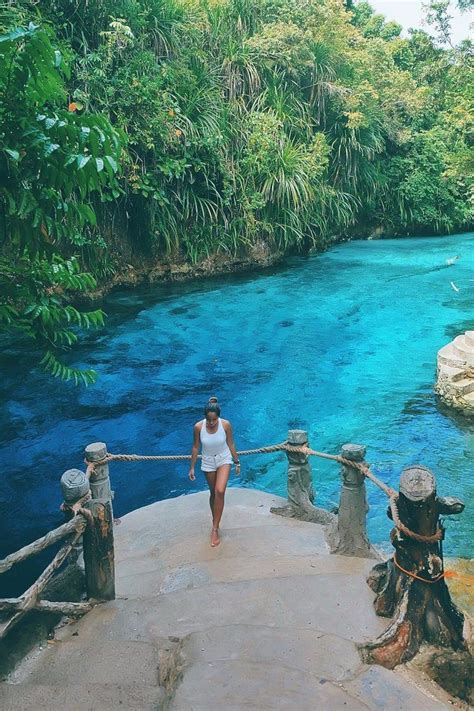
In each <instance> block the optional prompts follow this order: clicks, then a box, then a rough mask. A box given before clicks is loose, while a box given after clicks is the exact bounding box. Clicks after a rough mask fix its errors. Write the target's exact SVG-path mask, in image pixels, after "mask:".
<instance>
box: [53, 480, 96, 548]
mask: <svg viewBox="0 0 474 711" xmlns="http://www.w3.org/2000/svg"><path fill="white" fill-rule="evenodd" d="M60 484H61V491H62V495H63V499H64V510H65V511H67V510H68V508H69V507H71V506H72V505H73V504H75V503H77V502H78V501H79V500H80V499H82V498H83V497H84V496H86V495H87V494H88V493H89V491H90V484H89V479H88V478H87V476H86V475H85V473H84V472H82V471H81V470H80V469H68V470H67V471H65V472H64V474H63V475H62V477H61V482H60ZM81 552H82V539H79V541H78V542H77V543H76V545H75V546H73V549H72V552H71V554H70V556H69V558H68V559H69V560H70V561H71V562H72V561H74V562H75V561H77V559H78V558H79V556H80V554H81Z"/></svg>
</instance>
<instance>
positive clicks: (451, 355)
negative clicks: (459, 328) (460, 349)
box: [438, 343, 466, 370]
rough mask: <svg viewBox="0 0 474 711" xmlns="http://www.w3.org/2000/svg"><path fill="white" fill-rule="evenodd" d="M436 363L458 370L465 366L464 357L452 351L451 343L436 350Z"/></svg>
mask: <svg viewBox="0 0 474 711" xmlns="http://www.w3.org/2000/svg"><path fill="white" fill-rule="evenodd" d="M438 363H439V364H442V365H447V366H449V367H450V368H456V369H458V370H464V369H465V368H466V363H465V361H464V359H463V358H462V357H461V356H459V355H457V354H456V353H455V352H454V351H453V345H452V343H448V344H447V345H446V346H443V348H441V349H440V350H439V351H438Z"/></svg>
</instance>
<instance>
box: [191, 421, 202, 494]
mask: <svg viewBox="0 0 474 711" xmlns="http://www.w3.org/2000/svg"><path fill="white" fill-rule="evenodd" d="M200 433H201V423H200V422H196V424H195V425H194V439H193V448H192V450H191V465H190V467H189V478H190V479H191V481H194V480H195V478H196V477H195V475H194V467H195V465H196V460H197V456H198V453H199V445H200V438H199V435H200Z"/></svg>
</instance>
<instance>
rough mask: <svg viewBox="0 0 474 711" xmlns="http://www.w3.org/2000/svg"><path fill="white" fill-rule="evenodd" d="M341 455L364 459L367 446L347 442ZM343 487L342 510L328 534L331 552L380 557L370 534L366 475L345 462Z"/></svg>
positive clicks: (353, 458) (357, 459)
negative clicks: (367, 521) (367, 520)
mask: <svg viewBox="0 0 474 711" xmlns="http://www.w3.org/2000/svg"><path fill="white" fill-rule="evenodd" d="M341 456H342V457H344V458H345V459H351V460H352V461H354V462H362V461H363V460H364V457H365V447H364V446H362V445H359V444H344V445H343V446H342V449H341ZM341 473H342V487H341V497H340V502H339V510H338V516H337V519H336V521H335V522H334V524H333V526H332V528H331V530H330V532H329V535H328V542H329V546H330V549H331V553H338V554H339V555H351V556H355V557H356V558H377V555H376V553H375V552H374V550H373V549H372V547H371V545H370V543H369V539H368V537H367V527H366V515H367V511H368V510H369V507H368V504H367V495H366V491H365V477H364V475H363V474H361V472H359V471H358V470H357V469H354V467H351V466H346V465H345V464H343V465H342V471H341Z"/></svg>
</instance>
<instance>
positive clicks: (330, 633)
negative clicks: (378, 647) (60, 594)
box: [0, 489, 462, 711]
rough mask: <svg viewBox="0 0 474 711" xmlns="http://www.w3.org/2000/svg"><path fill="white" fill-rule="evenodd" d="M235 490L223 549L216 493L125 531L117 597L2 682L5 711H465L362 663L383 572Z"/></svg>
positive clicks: (158, 510)
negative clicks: (215, 527) (216, 542)
mask: <svg viewBox="0 0 474 711" xmlns="http://www.w3.org/2000/svg"><path fill="white" fill-rule="evenodd" d="M282 504H284V500H283V499H281V498H279V497H275V496H272V495H270V494H265V493H262V492H258V491H254V490H246V489H231V490H229V491H228V493H227V499H226V509H225V511H224V518H223V522H222V542H221V545H220V546H218V547H217V548H211V547H210V545H209V534H210V517H209V510H208V497H207V494H206V493H199V494H194V495H191V496H186V497H180V498H177V499H170V500H167V501H162V502H159V503H156V504H152V505H151V506H148V507H145V508H142V509H139V510H137V511H134V512H132V513H130V514H128V515H127V516H125V517H124V518H123V519H122V523H121V525H120V526H117V527H116V528H115V549H116V576H117V599H116V600H114V601H113V602H110V603H105V604H102V605H100V606H98V607H96V608H95V609H94V610H93V611H92V612H90V613H89V614H87V615H86V616H85V617H83V618H82V619H80V620H79V621H77V622H72V623H70V624H65V625H64V626H63V627H62V628H59V629H58V630H57V631H56V636H55V639H54V640H51V642H50V643H49V644H48V645H47V647H46V648H44V649H42V650H36V652H35V653H33V654H31V655H30V657H29V658H28V659H26V660H25V661H24V662H23V663H22V664H21V665H20V667H19V668H18V669H17V670H16V671H15V672H14V673H13V674H12V675H11V677H10V679H9V680H8V683H3V684H0V708H2V709H4V710H5V711H23V710H25V711H26V709H31V708H34V709H35V710H36V711H43V710H44V711H56V709H57V710H59V709H61V710H62V711H85V710H88V711H109V710H110V711H112V710H114V711H115V710H116V709H120V708H122V709H125V710H127V711H142V710H143V711H145V710H147V711H152V710H153V711H157V710H159V709H174V710H176V711H210V710H211V709H212V710H213V711H220V710H222V711H244V710H249V709H255V710H262V711H263V710H264V709H265V710H270V709H272V710H274V709H289V710H291V711H339V710H341V711H342V710H343V709H344V711H376V710H377V711H379V710H380V709H384V710H385V711H405V710H406V709H412V710H413V711H438V710H440V711H441V710H442V709H448V708H450V709H452V708H453V706H454V707H458V708H461V707H462V704H459V705H458V702H453V701H452V700H450V698H449V697H448V696H447V694H445V693H444V692H442V691H441V690H440V689H439V687H437V686H436V685H435V684H432V683H431V682H428V681H424V682H422V680H421V679H420V677H418V676H416V675H415V673H414V672H411V671H409V670H407V669H401V668H398V669H397V670H395V671H388V670H386V669H384V668H382V667H375V666H374V667H367V666H366V665H364V664H362V662H361V660H360V658H359V655H358V652H357V648H356V643H357V642H363V641H366V640H371V639H374V638H375V637H376V636H377V635H378V634H379V633H380V632H381V631H382V630H383V629H384V627H385V626H386V624H387V621H386V620H383V619H381V618H378V617H376V615H375V613H374V612H373V609H372V599H373V595H372V593H371V591H370V589H369V588H368V586H367V584H366V582H365V576H366V574H367V572H368V571H369V570H370V568H371V567H372V565H373V563H374V561H373V560H366V559H360V558H351V557H345V556H335V555H329V554H328V548H327V545H326V542H325V537H324V531H323V528H322V526H319V525H317V524H313V523H305V522H301V521H297V520H294V519H286V518H281V517H279V516H274V515H272V514H271V513H270V507H271V506H281V505H282Z"/></svg>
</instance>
